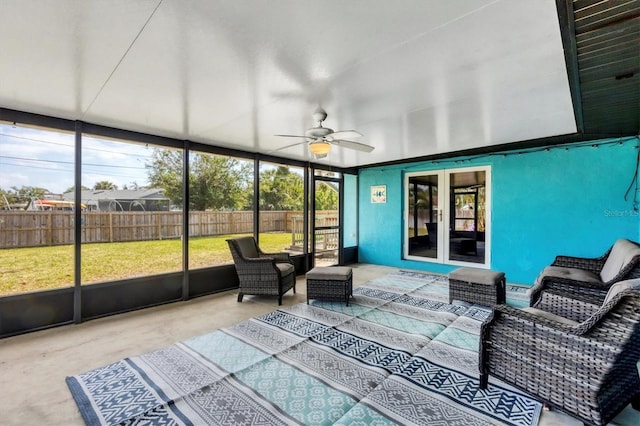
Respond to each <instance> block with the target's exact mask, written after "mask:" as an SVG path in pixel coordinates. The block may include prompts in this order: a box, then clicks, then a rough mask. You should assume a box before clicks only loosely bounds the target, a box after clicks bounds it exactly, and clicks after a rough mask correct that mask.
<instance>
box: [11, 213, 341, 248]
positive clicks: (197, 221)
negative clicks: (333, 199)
mask: <svg viewBox="0 0 640 426" xmlns="http://www.w3.org/2000/svg"><path fill="white" fill-rule="evenodd" d="M301 213H302V212H299V211H262V212H260V232H292V235H293V231H294V228H293V217H294V216H299V217H301ZM330 214H331V215H334V216H335V217H336V218H337V212H335V211H333V212H330ZM336 220H337V219H336ZM81 230H82V242H85V243H107V242H121V241H145V240H163V239H169V238H180V237H182V234H183V232H182V212H83V213H82V226H81ZM251 232H253V212H251V211H204V212H190V213H189V236H190V237H207V236H212V235H225V234H242V233H251ZM73 234H74V214H73V212H63V211H46V212H27V211H3V212H0V248H18V247H37V246H54V245H64V244H73ZM292 240H295V237H292Z"/></svg>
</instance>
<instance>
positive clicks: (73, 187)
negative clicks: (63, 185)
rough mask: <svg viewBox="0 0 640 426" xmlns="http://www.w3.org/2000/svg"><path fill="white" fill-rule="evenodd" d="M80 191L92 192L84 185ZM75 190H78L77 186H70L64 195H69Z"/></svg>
mask: <svg viewBox="0 0 640 426" xmlns="http://www.w3.org/2000/svg"><path fill="white" fill-rule="evenodd" d="M80 189H81V190H82V191H89V190H91V188H89V187H87V186H84V185H82V186H81V187H80ZM75 190H76V186H75V185H73V186H70V187H69V188H67V189H65V191H64V192H63V194H68V193H69V192H74V191H75Z"/></svg>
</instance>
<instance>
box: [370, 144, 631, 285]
mask: <svg viewBox="0 0 640 426" xmlns="http://www.w3.org/2000/svg"><path fill="white" fill-rule="evenodd" d="M613 142H615V143H613ZM591 145H594V146H591ZM637 147H638V140H637V139H636V138H633V139H629V138H627V139H625V140H623V141H621V142H620V141H618V140H616V141H613V140H602V141H596V142H593V143H592V144H589V145H587V146H585V145H584V144H581V145H565V146H561V147H550V148H549V149H548V150H543V151H535V152H526V153H525V152H520V153H518V152H510V153H506V155H503V154H500V155H497V154H496V155H487V156H482V157H475V158H462V157H461V158H455V159H451V160H447V161H440V162H419V163H407V164H403V165H394V166H381V167H375V168H368V169H363V170H361V171H360V175H359V187H360V191H359V207H360V209H359V261H360V262H363V263H374V264H381V265H388V266H395V267H398V268H406V269H417V270H425V271H432V272H449V271H451V270H452V269H455V268H456V267H455V266H449V265H440V264H435V263H429V262H417V261H411V260H403V259H402V232H403V228H404V227H403V209H402V207H403V203H404V200H403V197H404V191H403V177H404V173H407V172H417V171H422V170H436V169H453V168H461V167H466V166H479V165H490V166H491V173H492V211H491V213H492V219H491V220H492V222H491V225H492V227H491V236H492V245H491V259H492V261H491V262H492V264H491V268H492V269H495V270H500V271H504V272H505V273H506V274H507V281H509V282H512V283H522V284H532V283H533V281H534V280H535V278H536V276H537V275H538V273H539V272H540V271H541V270H542V268H544V267H545V266H546V265H549V264H550V263H551V262H552V261H553V259H554V258H555V256H556V255H558V254H569V255H575V256H584V257H597V256H600V255H602V254H603V253H604V252H605V251H606V250H607V249H608V248H609V247H610V246H611V245H612V244H613V242H614V241H615V240H616V239H618V238H629V239H631V240H635V241H639V240H640V238H639V237H640V219H639V216H638V212H636V211H634V209H633V207H634V206H633V199H634V193H635V192H636V188H635V186H633V187H632V189H631V191H630V193H629V194H628V196H627V199H626V200H625V192H626V191H627V188H628V187H629V185H630V183H631V181H632V179H633V177H634V174H635V173H636V158H637V152H638V148H637ZM372 185H386V186H387V203H386V204H373V203H371V200H370V187H371V186H372ZM636 196H637V197H640V194H636Z"/></svg>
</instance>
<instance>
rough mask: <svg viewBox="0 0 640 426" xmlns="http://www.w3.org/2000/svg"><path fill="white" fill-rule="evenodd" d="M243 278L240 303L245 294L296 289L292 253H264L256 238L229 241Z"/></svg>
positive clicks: (266, 293) (264, 293) (276, 293)
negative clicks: (290, 255)
mask: <svg viewBox="0 0 640 426" xmlns="http://www.w3.org/2000/svg"><path fill="white" fill-rule="evenodd" d="M227 243H228V244H229V249H230V250H231V255H232V256H233V261H234V263H235V266H236V271H237V273H238V279H239V281H240V290H239V292H238V302H242V297H243V296H244V295H245V294H253V295H272V296H278V305H282V295H283V294H285V293H286V292H287V291H289V290H290V289H292V288H293V292H294V293H295V292H296V270H295V267H294V266H293V263H292V262H291V258H290V257H289V253H263V252H262V251H261V250H260V248H259V247H258V245H257V244H256V241H255V240H254V239H253V237H242V238H234V239H230V240H227Z"/></svg>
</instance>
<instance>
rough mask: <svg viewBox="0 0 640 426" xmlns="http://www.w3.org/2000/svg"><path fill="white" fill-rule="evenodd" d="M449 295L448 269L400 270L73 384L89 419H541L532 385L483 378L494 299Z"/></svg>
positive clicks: (161, 422) (462, 421) (69, 381)
mask: <svg viewBox="0 0 640 426" xmlns="http://www.w3.org/2000/svg"><path fill="white" fill-rule="evenodd" d="M510 293H513V292H510ZM511 296H513V295H511ZM516 296H517V295H516ZM510 299H513V297H511V298H510ZM515 299H518V298H517V297H516V298H515ZM508 300H509V299H508ZM518 300H519V299H518ZM518 300H516V302H517V303H519V302H518ZM447 301H448V282H447V278H446V277H443V276H437V275H428V274H418V273H410V272H403V271H400V272H398V273H394V274H390V275H388V276H385V277H383V278H380V279H376V280H372V281H370V282H368V283H367V284H366V285H364V286H361V287H358V288H356V289H355V290H354V298H353V302H352V303H350V305H349V306H348V307H347V306H345V305H344V304H343V303H329V302H320V301H312V303H311V304H310V305H307V304H298V305H294V306H292V307H289V308H285V309H278V310H276V311H273V312H271V313H269V314H266V315H263V316H261V317H256V318H252V319H250V320H248V321H244V322H242V323H239V324H236V325H235V326H232V327H229V328H225V329H220V330H217V331H214V332H212V333H209V334H206V335H203V336H199V337H195V338H192V339H189V340H187V341H184V342H180V343H176V344H174V345H172V346H169V347H166V348H162V349H158V350H156V351H152V352H149V353H146V354H143V355H140V356H137V357H132V358H126V359H124V360H121V361H119V362H116V363H114V364H111V365H107V366H105V367H102V368H97V369H95V370H92V371H89V372H87V373H84V374H80V375H77V376H73V377H68V378H67V384H68V386H69V389H70V390H71V393H72V395H73V397H74V399H75V401H76V403H77V404H78V407H79V408H80V411H81V413H82V416H83V417H84V419H85V421H86V423H87V424H91V425H93V424H109V425H112V424H154V425H165V424H167V425H189V424H207V425H218V424H220V425H226V424H233V425H293V424H305V425H314V424H318V425H320V424H322V425H330V424H336V425H388V424H402V425H424V424H429V425H465V426H466V425H495V424H505V425H535V424H537V423H538V419H539V416H540V411H541V405H540V404H539V403H538V402H536V401H534V400H533V399H531V398H529V397H528V396H527V395H525V394H522V393H520V392H518V391H516V390H514V389H512V388H509V387H508V386H506V385H504V384H501V383H500V382H498V381H495V380H492V381H490V383H489V387H488V388H487V389H486V390H480V389H479V382H478V376H479V374H478V344H479V329H480V325H481V323H482V321H484V320H485V319H486V318H487V317H488V315H489V313H490V311H489V309H488V308H486V307H483V306H476V305H469V304H465V303H462V302H460V303H458V302H454V304H451V305H450V304H448V303H447Z"/></svg>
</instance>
